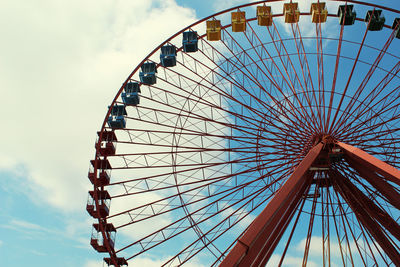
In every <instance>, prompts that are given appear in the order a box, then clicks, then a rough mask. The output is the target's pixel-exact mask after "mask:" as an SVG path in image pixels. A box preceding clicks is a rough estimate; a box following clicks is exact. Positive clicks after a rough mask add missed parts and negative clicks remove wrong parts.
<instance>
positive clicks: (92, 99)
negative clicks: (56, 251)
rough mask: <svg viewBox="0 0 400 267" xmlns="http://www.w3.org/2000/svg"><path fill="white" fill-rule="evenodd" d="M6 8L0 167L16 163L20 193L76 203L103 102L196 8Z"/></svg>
mask: <svg viewBox="0 0 400 267" xmlns="http://www.w3.org/2000/svg"><path fill="white" fill-rule="evenodd" d="M4 5H5V6H3V8H2V9H1V11H0V22H1V23H2V24H3V25H7V27H2V28H1V29H0V33H1V35H2V40H3V41H2V42H1V44H0V51H2V52H0V53H1V58H2V60H1V62H0V71H1V72H2V75H1V78H0V88H1V89H0V93H1V95H2V99H3V101H2V105H0V111H1V112H2V114H3V116H5V119H3V121H2V129H3V132H2V139H1V141H0V145H1V147H2V149H1V152H0V168H1V169H7V170H13V169H15V166H17V165H23V166H24V169H25V170H26V171H27V174H26V176H27V177H26V179H25V181H24V182H22V183H23V184H28V185H29V186H27V187H26V188H27V191H29V192H26V193H27V194H29V195H31V196H35V198H36V200H37V199H39V200H44V201H46V202H47V203H50V204H51V205H52V206H56V207H59V208H61V209H62V210H66V211H68V210H69V211H73V210H77V209H81V208H82V205H83V203H85V202H84V200H85V198H86V194H85V193H84V191H86V190H87V188H88V186H89V183H88V180H87V178H86V174H87V168H88V165H89V160H90V158H91V157H92V156H93V153H94V148H93V144H94V141H95V134H96V131H97V130H98V129H99V128H100V126H101V122H102V120H103V118H104V115H105V111H106V107H107V106H108V105H109V103H110V102H111V100H112V98H113V97H114V95H115V93H116V92H117V89H118V88H119V86H120V84H121V83H122V82H123V81H124V80H125V79H126V77H127V75H128V74H129V73H130V71H131V70H132V68H134V67H135V65H136V64H138V63H139V62H140V61H141V60H142V59H143V58H144V57H145V56H146V54H147V53H148V52H150V51H151V49H153V48H155V47H156V46H157V45H158V44H159V43H160V42H162V41H163V40H165V39H166V38H167V37H169V36H170V35H172V34H173V33H175V32H176V31H178V30H180V29H181V28H183V26H185V25H188V24H190V23H191V22H193V21H194V20H195V15H194V12H193V11H192V10H190V9H187V8H182V7H179V6H178V5H177V4H176V2H175V1H174V0H168V1H161V0H153V1H118V2H115V1H111V0H101V1H94V0H89V1H85V2H81V1H68V2H65V1H44V0H42V1H37V2H35V3H33V2H32V3H26V2H25V1H21V0H17V1H11V2H7V3H5V4H4ZM15 14H18V16H16V15H15ZM166 21H167V22H168V23H166ZM4 129H7V130H4Z"/></svg>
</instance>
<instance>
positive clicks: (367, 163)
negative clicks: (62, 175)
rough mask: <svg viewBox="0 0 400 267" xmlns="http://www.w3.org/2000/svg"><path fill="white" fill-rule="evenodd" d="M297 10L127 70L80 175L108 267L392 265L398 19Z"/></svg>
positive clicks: (268, 5) (228, 24) (337, 6)
mask: <svg viewBox="0 0 400 267" xmlns="http://www.w3.org/2000/svg"><path fill="white" fill-rule="evenodd" d="M302 8H303V7H302V6H301V5H300V7H299V6H298V5H297V3H292V2H287V1H281V0H270V1H259V2H254V3H249V4H245V5H241V6H238V7H234V8H231V9H228V10H225V11H223V12H220V13H217V14H214V15H212V16H209V17H207V18H204V19H202V20H199V21H197V22H196V23H194V24H192V25H190V26H188V27H186V28H184V29H183V30H182V31H180V32H178V33H176V34H175V35H173V36H171V37H170V38H169V39H168V40H166V41H165V42H164V43H162V44H160V45H159V46H158V47H156V48H155V49H154V50H153V52H152V53H150V55H148V56H147V57H146V58H145V59H144V60H143V61H142V62H141V63H140V64H139V65H138V67H136V68H135V69H134V70H133V71H132V73H131V74H130V75H129V77H128V78H127V80H126V81H125V82H124V83H123V85H122V87H121V88H120V89H119V90H118V92H117V94H116V96H115V98H114V99H113V101H112V103H111V105H110V107H109V108H108V111H107V114H106V117H105V120H104V122H103V125H102V127H101V130H100V131H99V132H98V139H97V141H96V153H95V158H94V159H93V160H92V161H91V165H92V166H91V168H90V170H89V179H90V181H91V182H92V183H93V190H91V191H90V192H89V199H88V204H87V210H88V212H89V214H90V215H92V216H93V217H94V218H95V219H96V223H95V224H93V234H92V238H91V245H92V246H93V248H94V249H95V250H97V251H98V252H101V253H106V254H107V255H108V256H107V257H106V258H105V259H104V260H105V262H106V263H107V264H109V265H114V266H123V265H127V264H128V263H129V262H132V263H135V260H137V259H143V258H150V259H152V260H155V261H156V262H160V264H163V265H165V266H176V265H182V264H186V263H187V264H194V265H196V266H198V265H221V266H265V265H266V264H267V266H280V265H282V264H295V265H296V266H297V265H299V264H303V265H307V263H310V262H312V263H314V264H318V265H324V266H325V265H328V266H331V265H334V264H336V265H341V266H353V265H364V266H382V265H392V266H400V253H399V251H400V225H399V223H400V221H399V220H400V171H399V169H400V152H399V148H400V108H399V106H400V86H399V84H400V83H399V82H400V76H399V71H400V53H399V50H398V47H399V44H400V40H398V39H399V38H400V33H399V25H398V22H399V21H400V20H399V19H397V16H400V15H399V13H400V12H399V11H397V10H394V9H391V8H388V7H383V6H378V5H375V4H370V3H364V2H360V1H335V0H332V1H327V3H322V2H319V1H316V2H315V3H313V5H312V6H311V7H310V6H307V9H308V10H302ZM282 10H283V11H282ZM364 14H366V16H365V18H364V17H363V16H364ZM338 17H339V18H338ZM389 22H390V23H389ZM392 22H393V23H392ZM224 23H225V24H224ZM182 38H183V41H182ZM160 52H161V57H160ZM110 203H111V204H112V205H111V206H110ZM117 232H118V235H117V236H118V239H117V240H116V239H115V235H116V233H117Z"/></svg>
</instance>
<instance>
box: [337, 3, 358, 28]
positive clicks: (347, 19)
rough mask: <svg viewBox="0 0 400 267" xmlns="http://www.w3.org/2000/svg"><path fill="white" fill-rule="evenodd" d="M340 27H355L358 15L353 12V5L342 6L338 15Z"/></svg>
mask: <svg viewBox="0 0 400 267" xmlns="http://www.w3.org/2000/svg"><path fill="white" fill-rule="evenodd" d="M337 15H338V17H339V23H340V25H343V24H344V25H353V24H354V22H355V21H356V16H357V13H356V11H353V5H340V6H339V9H338V13H337Z"/></svg>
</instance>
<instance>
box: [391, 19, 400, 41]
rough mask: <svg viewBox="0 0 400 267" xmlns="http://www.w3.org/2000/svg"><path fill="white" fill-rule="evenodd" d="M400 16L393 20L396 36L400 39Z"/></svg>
mask: <svg viewBox="0 0 400 267" xmlns="http://www.w3.org/2000/svg"><path fill="white" fill-rule="evenodd" d="M399 23H400V18H395V19H394V21H393V25H392V29H393V30H395V32H396V38H398V39H400V24H399Z"/></svg>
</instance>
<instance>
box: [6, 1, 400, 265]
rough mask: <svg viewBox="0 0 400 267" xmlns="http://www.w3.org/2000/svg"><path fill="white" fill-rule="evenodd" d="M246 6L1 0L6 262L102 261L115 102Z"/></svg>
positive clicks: (149, 2) (100, 263)
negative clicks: (202, 24)
mask: <svg viewBox="0 0 400 267" xmlns="http://www.w3.org/2000/svg"><path fill="white" fill-rule="evenodd" d="M246 2H248V1H243V0H221V1H212V0H202V1H199V0H146V1H143V0H130V1H127V0H126V1H125V0H118V1H115V0H84V1H78V0H70V1H63V0H36V1H25V0H13V1H7V0H0V4H1V6H2V7H1V9H0V24H1V25H3V26H2V27H0V34H1V37H2V38H1V39H2V40H1V42H0V96H1V98H0V99H1V105H0V111H1V114H3V120H2V125H1V135H0V136H1V138H0V147H1V149H0V258H1V259H2V263H1V264H4V265H2V266H15V267H20V266H21V267H22V266H24V267H25V266H27V267H28V266H43V267H46V266H60V267H64V266H65V267H69V266H84V267H95V266H102V261H101V257H99V255H98V254H97V253H96V252H95V251H94V250H93V249H92V248H91V247H90V245H89V238H90V232H91V227H90V225H91V221H92V220H91V219H90V218H89V216H88V215H87V213H86V210H85V204H86V198H87V191H88V190H89V189H90V183H89V181H88V179H87V170H88V167H89V160H90V159H92V157H93V155H94V142H95V139H96V131H98V130H99V129H100V126H101V123H102V121H103V119H104V116H105V113H106V109H107V106H108V105H109V104H110V103H111V101H112V99H113V97H114V96H115V93H116V92H117V90H118V89H119V87H120V85H121V83H122V82H123V81H124V80H125V79H126V77H127V76H128V75H129V74H130V72H131V71H132V69H133V68H134V67H136V65H137V64H138V63H139V62H140V61H141V60H142V59H143V58H145V56H146V55H147V54H148V53H149V52H150V51H151V50H152V49H153V48H154V47H156V46H157V45H159V44H160V43H161V42H162V41H164V40H165V39H166V38H168V37H169V36H171V35H172V34H174V33H175V32H177V31H179V30H181V29H182V28H184V27H185V26H187V25H189V24H191V23H193V22H195V21H196V20H198V19H200V18H203V17H205V16H208V15H210V14H213V13H215V12H217V11H219V10H222V9H225V8H228V7H232V6H235V5H239V4H242V3H246ZM381 2H382V5H385V4H388V5H390V6H393V2H394V1H393V0H391V1H381ZM397 5H399V4H398V3H397ZM394 8H396V7H395V6H394ZM166 22H167V23H166ZM142 263H143V264H146V266H151V265H154V266H158V263H157V261H154V260H151V259H142Z"/></svg>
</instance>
